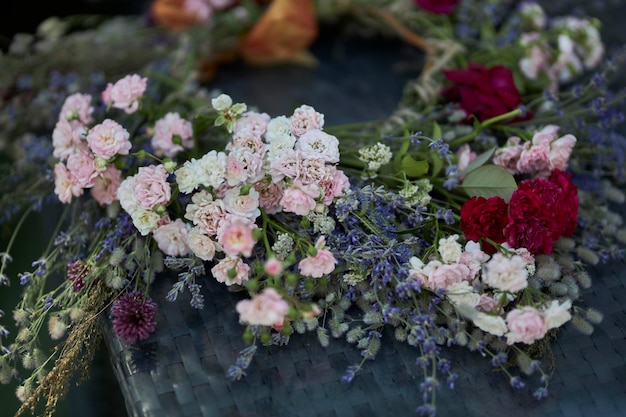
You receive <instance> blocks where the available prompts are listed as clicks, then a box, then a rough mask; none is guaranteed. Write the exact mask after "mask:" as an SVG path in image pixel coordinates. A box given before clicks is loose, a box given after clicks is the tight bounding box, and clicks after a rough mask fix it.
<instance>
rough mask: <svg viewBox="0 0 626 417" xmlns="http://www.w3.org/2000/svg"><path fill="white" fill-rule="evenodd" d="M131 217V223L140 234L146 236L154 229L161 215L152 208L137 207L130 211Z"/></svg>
mask: <svg viewBox="0 0 626 417" xmlns="http://www.w3.org/2000/svg"><path fill="white" fill-rule="evenodd" d="M130 216H131V217H132V218H133V224H134V225H135V227H136V228H137V230H139V233H141V235H142V236H146V235H147V234H148V233H150V232H151V231H153V230H155V229H156V228H157V226H158V224H159V220H161V216H159V215H158V214H157V213H155V212H154V211H152V210H145V209H137V210H135V211H133V212H132V213H130Z"/></svg>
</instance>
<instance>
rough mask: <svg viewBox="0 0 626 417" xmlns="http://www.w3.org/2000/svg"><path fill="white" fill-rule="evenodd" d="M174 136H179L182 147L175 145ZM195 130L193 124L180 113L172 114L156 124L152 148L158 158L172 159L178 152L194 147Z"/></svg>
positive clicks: (168, 114)
mask: <svg viewBox="0 0 626 417" xmlns="http://www.w3.org/2000/svg"><path fill="white" fill-rule="evenodd" d="M174 136H179V137H180V140H181V144H182V146H181V145H179V144H175V143H174ZM192 136H193V130H192V127H191V123H190V122H188V121H187V120H185V119H183V118H181V117H180V115H179V114H178V113H174V112H170V113H167V114H166V115H165V117H163V118H161V119H159V120H157V121H156V123H155V124H154V136H153V137H152V147H153V148H154V153H155V154H156V155H157V156H167V157H169V158H172V157H174V156H176V154H177V153H178V152H181V151H182V150H184V149H191V148H192V147H193V139H192Z"/></svg>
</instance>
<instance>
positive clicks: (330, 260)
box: [298, 236, 337, 278]
mask: <svg viewBox="0 0 626 417" xmlns="http://www.w3.org/2000/svg"><path fill="white" fill-rule="evenodd" d="M315 248H316V249H317V254H316V255H315V256H310V255H309V256H307V257H306V258H304V259H302V260H301V261H300V263H298V269H299V270H300V273H301V274H302V275H304V276H306V277H313V278H321V277H322V276H324V275H328V274H330V273H331V272H333V271H334V270H335V265H337V260H336V259H335V256H334V255H333V254H332V253H331V252H330V251H329V250H328V249H326V239H325V238H324V237H323V236H322V237H320V238H319V239H318V241H317V242H316V243H315Z"/></svg>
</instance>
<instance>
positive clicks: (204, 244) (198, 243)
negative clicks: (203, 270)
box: [187, 227, 221, 261]
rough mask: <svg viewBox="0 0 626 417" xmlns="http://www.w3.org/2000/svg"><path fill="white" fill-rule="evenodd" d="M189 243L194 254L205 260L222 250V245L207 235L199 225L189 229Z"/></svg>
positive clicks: (210, 258)
mask: <svg viewBox="0 0 626 417" xmlns="http://www.w3.org/2000/svg"><path fill="white" fill-rule="evenodd" d="M187 244H188V245H189V249H191V251H192V252H193V254H194V255H196V256H197V257H198V258H200V259H202V260H203V261H210V260H212V259H213V257H214V256H215V252H216V251H218V250H221V247H220V245H218V244H217V243H216V242H215V241H213V240H212V239H211V238H210V237H208V236H207V235H205V234H204V233H203V232H202V230H201V229H200V228H198V227H194V228H192V229H191V230H190V231H189V235H188V236H187Z"/></svg>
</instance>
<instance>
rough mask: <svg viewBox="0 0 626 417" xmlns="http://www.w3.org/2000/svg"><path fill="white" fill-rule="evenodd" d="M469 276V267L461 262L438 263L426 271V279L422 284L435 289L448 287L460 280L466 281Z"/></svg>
mask: <svg viewBox="0 0 626 417" xmlns="http://www.w3.org/2000/svg"><path fill="white" fill-rule="evenodd" d="M429 264H430V262H429ZM427 266H428V265H427ZM425 272H426V271H425ZM470 277H471V274H470V270H469V268H468V267H467V266H465V265H463V264H459V263H455V264H451V265H439V266H438V267H437V268H435V269H434V270H432V271H430V273H428V277H427V280H426V281H425V282H423V284H424V286H425V287H428V288H431V289H433V290H436V289H438V288H448V287H449V286H450V285H452V284H458V283H460V282H462V281H468V280H469V279H470Z"/></svg>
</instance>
